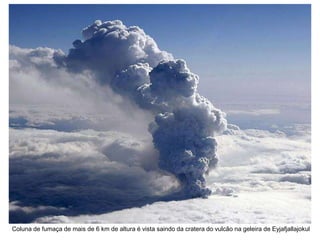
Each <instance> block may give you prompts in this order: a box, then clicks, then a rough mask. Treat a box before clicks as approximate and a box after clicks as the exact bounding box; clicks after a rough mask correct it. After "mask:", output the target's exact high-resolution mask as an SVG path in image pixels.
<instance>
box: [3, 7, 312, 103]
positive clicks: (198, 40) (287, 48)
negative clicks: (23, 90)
mask: <svg viewBox="0 0 320 240" xmlns="http://www.w3.org/2000/svg"><path fill="white" fill-rule="evenodd" d="M9 18H10V19H9V24H10V29H9V34H10V44H14V45H17V46H19V47H32V48H34V47H38V46H47V47H51V48H60V49H62V50H63V51H65V52H66V51H68V49H69V48H70V47H71V46H72V42H73V41H74V40H75V39H78V38H81V29H82V28H84V27H85V26H87V25H89V24H91V23H92V22H93V21H94V20H96V19H101V20H103V21H106V20H114V19H120V20H122V21H123V22H124V23H125V24H126V25H138V26H140V27H141V28H143V29H144V30H145V32H146V33H147V34H149V35H150V36H152V37H153V38H154V39H155V40H156V42H157V43H158V45H159V47H160V49H162V50H166V51H168V52H171V53H172V54H173V55H174V56H175V57H176V58H183V59H185V60H186V61H187V63H188V66H189V67H190V69H191V71H193V72H194V73H196V74H198V75H199V76H200V86H199V88H200V92H201V93H202V94H203V95H205V96H207V97H208V98H209V99H210V100H212V101H214V102H217V104H224V103H227V102H228V103H236V102H250V103H270V104H282V103H288V102H289V103H290V102H296V103H305V102H309V101H310V89H311V75H310V74H311V73H310V71H311V7H310V5H10V7H9Z"/></svg>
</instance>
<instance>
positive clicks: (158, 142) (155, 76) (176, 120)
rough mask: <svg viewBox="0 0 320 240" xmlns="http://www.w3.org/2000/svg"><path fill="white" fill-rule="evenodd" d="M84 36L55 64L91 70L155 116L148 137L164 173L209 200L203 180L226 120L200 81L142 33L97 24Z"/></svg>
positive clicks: (115, 24) (188, 191) (119, 25)
mask: <svg viewBox="0 0 320 240" xmlns="http://www.w3.org/2000/svg"><path fill="white" fill-rule="evenodd" d="M82 35H83V37H84V41H81V40H76V41H74V42H73V45H74V48H72V49H70V52H69V54H68V55H67V56H65V55H62V54H56V55H55V60H56V62H57V63H59V64H60V65H61V66H66V67H67V68H68V69H69V70H70V71H75V72H77V71H83V70H91V71H92V72H93V73H95V74H96V77H97V79H98V81H99V82H100V83H101V84H107V85H109V86H110V87H111V89H113V90H114V91H115V92H116V93H118V94H120V95H122V96H123V97H126V98H128V99H130V100H132V101H133V102H135V103H136V104H137V105H138V106H139V107H141V108H143V109H146V110H148V111H150V112H152V113H153V114H154V116H155V120H154V122H152V123H150V125H149V132H150V133H151V134H152V137H153V143H154V146H155V147H156V149H158V151H159V156H160V159H159V166H160V168H162V169H164V170H166V171H168V172H170V173H172V174H174V175H175V176H176V177H177V178H178V179H179V180H180V182H181V185H182V187H183V189H184V192H185V194H186V196H187V197H206V196H208V195H209V194H210V190H209V189H208V188H207V187H206V181H205V174H207V173H208V171H209V169H210V168H212V167H214V166H215V165H216V163H217V157H216V147H217V144H216V141H215V139H214V136H215V135H217V134H220V133H222V132H223V131H224V130H225V128H226V120H225V118H224V114H223V113H222V112H221V111H220V110H218V109H216V108H215V107H214V106H213V105H212V104H211V103H210V101H208V100H207V99H206V98H204V97H202V96H201V95H199V93H198V92H197V85H198V82H199V77H198V76H197V75H195V74H193V73H191V72H190V70H189V69H188V68H187V65H186V63H185V61H183V60H175V59H174V58H173V56H172V55H171V54H169V53H167V52H164V51H160V50H159V48H158V46H157V44H156V43H155V41H154V40H153V39H152V38H151V37H150V36H148V35H146V34H145V33H144V31H143V30H142V29H140V28H139V27H135V26H134V27H126V26H125V25H123V23H122V22H121V21H119V20H116V21H107V22H103V23H102V22H101V21H99V20H97V21H95V22H94V23H93V24H92V25H91V26H88V27H87V28H85V29H83V31H82Z"/></svg>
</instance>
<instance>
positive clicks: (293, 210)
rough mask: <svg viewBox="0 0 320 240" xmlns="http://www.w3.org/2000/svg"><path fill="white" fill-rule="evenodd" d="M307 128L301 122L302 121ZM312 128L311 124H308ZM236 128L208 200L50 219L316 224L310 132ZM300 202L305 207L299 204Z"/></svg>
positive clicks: (225, 143) (223, 145)
mask: <svg viewBox="0 0 320 240" xmlns="http://www.w3.org/2000/svg"><path fill="white" fill-rule="evenodd" d="M299 127H301V126H299ZM304 128H305V129H306V130H307V126H304ZM297 133H298V134H297V135H291V136H286V135H285V134H284V133H270V132H268V131H262V130H247V131H241V130H234V132H233V134H228V135H223V136H220V137H218V138H217V141H218V142H219V146H220V148H219V150H218V154H219V157H220V159H221V161H220V163H219V166H218V167H217V168H216V169H215V170H213V171H211V172H210V174H209V177H208V179H207V184H208V186H209V187H210V189H211V190H212V192H213V195H211V196H210V197H209V198H208V199H191V200H182V201H166V202H164V201H160V202H155V203H153V204H150V205H147V206H144V207H141V208H139V207H135V208H130V209H124V210H120V211H114V212H111V213H106V214H97V215H90V216H89V215H79V216H75V217H67V216H65V215H63V214H61V215H56V216H52V217H48V216H46V217H42V218H38V219H37V220H35V221H36V222H42V223H43V222H46V223H47V222H49V223H68V222H72V223H74V222H81V223H84V222H85V223H110V222H112V223H228V224H230V223H250V224H253V223H268V224H275V223H295V224H297V223H310V219H311V216H310V214H311V209H310V207H311V206H310V201H311V195H310V194H311V189H310V183H311V172H310V142H309V141H308V140H307V139H308V137H310V135H309V134H308V131H306V134H305V136H301V135H300V133H299V129H298V127H297ZM297 206H299V207H298V208H297Z"/></svg>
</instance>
